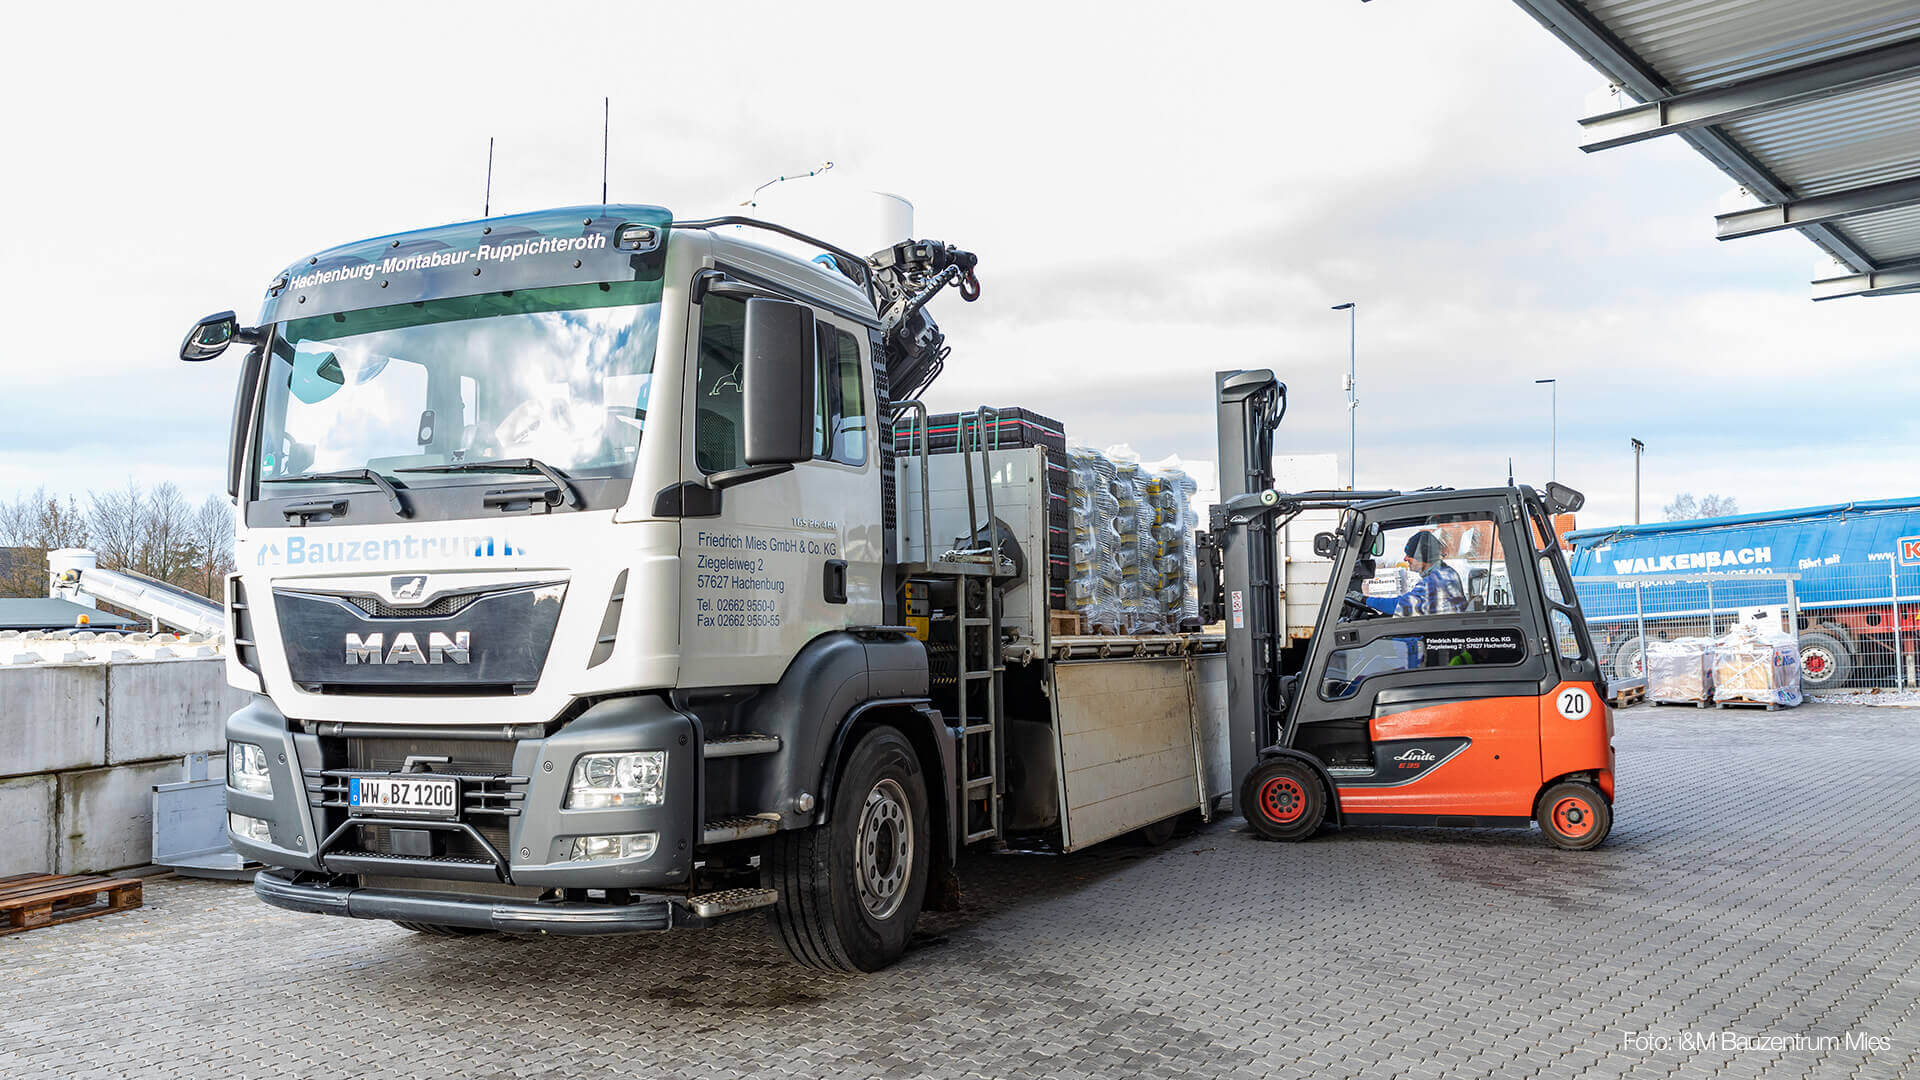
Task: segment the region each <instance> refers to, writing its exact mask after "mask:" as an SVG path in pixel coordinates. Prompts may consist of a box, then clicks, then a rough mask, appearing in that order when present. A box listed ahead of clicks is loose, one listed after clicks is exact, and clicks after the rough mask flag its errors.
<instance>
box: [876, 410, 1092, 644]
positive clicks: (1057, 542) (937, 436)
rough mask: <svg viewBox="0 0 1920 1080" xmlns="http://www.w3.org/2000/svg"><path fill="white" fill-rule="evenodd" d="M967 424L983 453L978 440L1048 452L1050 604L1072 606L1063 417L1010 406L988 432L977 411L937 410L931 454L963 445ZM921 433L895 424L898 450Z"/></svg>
mask: <svg viewBox="0 0 1920 1080" xmlns="http://www.w3.org/2000/svg"><path fill="white" fill-rule="evenodd" d="M963 419H964V420H965V422H966V433H967V447H968V449H970V450H973V451H974V452H975V453H978V452H979V450H978V447H979V441H977V440H984V441H985V443H986V446H987V449H989V450H1011V449H1015V448H1019V447H1027V446H1038V447H1042V448H1044V449H1045V450H1046V452H1047V551H1046V560H1047V606H1048V607H1049V608H1052V609H1053V610H1055V611H1066V610H1069V609H1070V605H1069V604H1068V600H1067V570H1068V567H1069V563H1070V558H1071V555H1070V551H1069V547H1070V539H1071V537H1070V532H1071V528H1072V519H1071V516H1070V515H1069V513H1068V510H1067V436H1066V431H1065V430H1064V429H1063V428H1062V427H1061V424H1060V421H1058V420H1055V419H1053V418H1052V417H1050V416H1042V415H1040V414H1039V413H1037V412H1034V411H1033V410H1031V409H1022V408H1019V407H1018V406H1008V407H1006V408H1003V409H1001V410H999V417H998V419H995V418H994V416H993V415H992V414H991V413H989V414H988V416H987V419H986V424H985V426H984V430H983V429H981V428H980V427H979V426H978V418H977V416H976V415H975V414H974V413H972V412H966V413H934V414H933V415H932V416H930V417H928V418H927V446H928V452H929V453H934V454H951V453H955V452H956V451H957V450H958V449H959V448H960V428H961V421H962V420H963ZM916 435H917V433H916V432H913V431H912V430H911V426H910V425H908V424H904V423H903V424H900V425H898V426H897V427H895V428H894V432H893V439H894V449H895V452H897V453H905V452H908V451H909V450H912V449H914V447H913V446H912V445H911V444H912V442H913V439H914V438H915V437H916Z"/></svg>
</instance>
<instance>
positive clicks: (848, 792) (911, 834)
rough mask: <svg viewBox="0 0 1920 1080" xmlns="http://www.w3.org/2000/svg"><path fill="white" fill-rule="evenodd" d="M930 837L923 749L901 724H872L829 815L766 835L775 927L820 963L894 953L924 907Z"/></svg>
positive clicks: (848, 966)
mask: <svg viewBox="0 0 1920 1080" xmlns="http://www.w3.org/2000/svg"><path fill="white" fill-rule="evenodd" d="M933 842H934V837H933V836H932V835H931V834H930V833H929V831H928V827H927V789H926V782H925V780H924V778H923V774H922V773H921V771H920V759H919V758H918V757H916V756H915V755H914V752H913V747H912V746H911V745H909V744H908V742H907V740H906V737H905V736H903V735H901V734H900V733H899V732H897V731H895V730H893V729H892V728H885V727H880V728H873V729H872V730H870V731H868V732H867V733H866V734H865V735H863V736H861V738H860V741H859V743H858V744H856V745H855V746H854V748H853V753H851V754H850V755H848V757H847V763H846V766H845V767H844V768H843V769H842V770H841V772H840V779H839V781H838V783H837V784H836V786H835V790H834V796H833V805H832V807H831V809H830V816H829V818H828V821H827V824H825V825H822V826H816V827H814V828H810V829H794V830H791V831H788V832H782V833H780V834H778V835H776V836H774V837H772V838H770V839H769V840H768V841H767V846H766V850H765V852H764V854H763V856H762V859H761V865H762V868H763V872H764V875H765V878H766V881H767V885H768V887H769V888H771V889H773V890H775V891H776V892H778V893H779V894H780V899H779V901H778V902H777V903H775V904H774V906H773V907H772V908H771V909H770V910H769V912H768V919H769V921H770V922H771V924H772V926H773V932H774V936H776V937H778V938H779V939H780V943H781V944H782V945H784V946H786V949H787V952H788V954H789V955H791V956H792V957H793V958H794V959H795V960H796V961H798V962H800V963H801V964H804V965H806V966H807V967H811V968H818V969H820V970H822V971H849V972H851V971H878V970H880V969H881V968H884V967H886V966H887V965H888V964H891V963H893V962H894V961H895V960H897V959H899V957H900V954H901V953H903V952H905V951H906V948H907V938H908V936H909V935H911V934H912V933H913V924H914V922H915V921H916V920H917V919H919V917H920V905H921V902H922V901H923V900H924V899H925V898H926V891H927V865H928V855H929V853H930V851H931V850H932V844H933Z"/></svg>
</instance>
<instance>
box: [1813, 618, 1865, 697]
mask: <svg viewBox="0 0 1920 1080" xmlns="http://www.w3.org/2000/svg"><path fill="white" fill-rule="evenodd" d="M1851 678H1853V650H1851V649H1849V648H1847V644H1846V642H1844V641H1841V640H1840V639H1839V638H1837V637H1834V636H1833V635H1832V634H1828V633H1824V632H1822V631H1819V630H1805V631H1802V632H1801V634H1800V685H1801V686H1802V687H1803V688H1804V689H1806V690H1807V691H1809V692H1811V691H1815V690H1835V689H1838V688H1840V687H1842V686H1845V685H1847V680H1848V679H1851Z"/></svg>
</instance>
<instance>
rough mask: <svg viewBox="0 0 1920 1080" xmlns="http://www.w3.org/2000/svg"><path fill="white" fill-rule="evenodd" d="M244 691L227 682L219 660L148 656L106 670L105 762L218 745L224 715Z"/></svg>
mask: <svg viewBox="0 0 1920 1080" xmlns="http://www.w3.org/2000/svg"><path fill="white" fill-rule="evenodd" d="M247 697H248V695H247V694H245V693H244V692H242V691H239V690H235V689H234V688H232V687H230V686H228V685H227V669H226V661H224V660H218V659H213V660H151V661H133V662H127V663H116V664H113V665H111V666H109V667H108V669H107V756H106V763H107V764H109V765H120V764H124V763H126V762H130V761H147V760H151V759H153V758H166V757H171V758H179V757H185V756H186V755H188V754H191V753H193V752H194V751H196V750H217V749H222V748H224V746H225V742H226V735H225V732H226V724H227V717H228V716H230V715H232V713H233V712H234V710H236V709H238V708H240V707H241V706H242V705H244V704H246V701H247Z"/></svg>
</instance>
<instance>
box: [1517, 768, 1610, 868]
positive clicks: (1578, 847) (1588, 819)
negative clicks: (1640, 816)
mask: <svg viewBox="0 0 1920 1080" xmlns="http://www.w3.org/2000/svg"><path fill="white" fill-rule="evenodd" d="M1534 820H1536V821H1538V822H1539V823H1540V831H1541V832H1543V833H1546V834H1547V839H1548V840H1549V841H1550V842H1552V844H1553V846H1554V847H1559V848H1566V849H1567V850H1569V851H1585V850H1587V849H1588V848H1593V847H1599V846H1600V842H1601V841H1602V840H1605V839H1606V838H1607V833H1609V832H1611V831H1612V829H1613V808H1612V807H1610V806H1608V805H1607V800H1606V798H1605V796H1603V795H1601V794H1600V791H1599V789H1598V788H1596V787H1594V786H1593V785H1592V784H1587V783H1582V782H1581V781H1578V780H1568V781H1564V782H1562V783H1558V784H1555V785H1553V786H1552V787H1550V788H1548V789H1547V790H1546V792H1545V793H1543V794H1542V795H1541V796H1540V809H1539V811H1538V812H1537V813H1535V814H1534Z"/></svg>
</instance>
